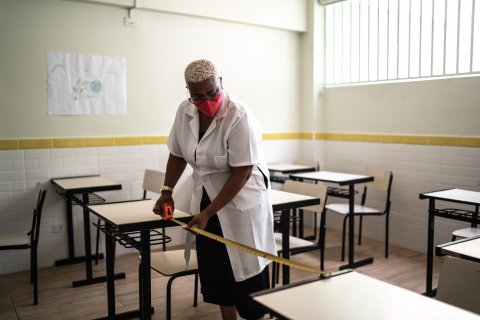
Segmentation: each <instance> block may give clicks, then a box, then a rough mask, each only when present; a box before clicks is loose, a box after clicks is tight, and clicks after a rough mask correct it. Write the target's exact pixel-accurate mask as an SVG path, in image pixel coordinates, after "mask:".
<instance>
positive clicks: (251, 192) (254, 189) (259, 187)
mask: <svg viewBox="0 0 480 320" xmlns="http://www.w3.org/2000/svg"><path fill="white" fill-rule="evenodd" d="M263 184H264V182H263V179H262V177H259V176H251V177H250V178H249V179H248V180H247V182H246V183H245V185H244V186H243V188H242V190H240V192H239V193H238V194H237V195H236V196H235V198H233V204H234V205H235V207H236V208H237V209H239V210H241V211H245V210H248V209H251V208H253V207H256V206H258V205H260V202H261V201H262V200H263V195H264V194H267V193H266V192H265V187H264V186H263Z"/></svg>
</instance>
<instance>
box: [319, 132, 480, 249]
mask: <svg viewBox="0 0 480 320" xmlns="http://www.w3.org/2000/svg"><path fill="white" fill-rule="evenodd" d="M319 143H320V144H322V145H323V148H317V150H318V153H317V158H318V159H321V160H320V162H321V168H322V169H324V170H332V171H342V172H350V173H362V171H363V170H364V168H365V167H366V166H379V167H383V168H388V169H390V170H392V172H393V187H392V197H391V200H392V207H391V216H390V241H391V243H392V244H396V245H399V246H402V247H406V248H409V249H413V250H417V251H421V252H426V248H427V218H428V213H427V209H428V200H420V199H419V193H423V192H428V191H434V190H440V189H446V188H451V187H456V188H463V189H470V190H476V188H477V186H478V184H479V182H480V148H460V147H442V146H425V145H407V144H384V143H363V142H362V143H361V142H339V141H322V142H319ZM369 193H370V192H369ZM367 198H368V197H367ZM374 200H375V199H374ZM331 202H338V199H335V198H330V199H329V203H331ZM382 204H383V203H381V202H379V201H373V203H370V204H369V205H379V206H380V207H381V205H382ZM452 205H453V204H452V203H443V204H442V203H440V206H442V207H452ZM456 206H458V205H456ZM463 208H468V209H473V208H472V207H466V206H465V207H463ZM384 221H385V220H384V218H383V217H369V218H365V219H364V235H365V236H366V237H369V238H374V239H378V240H383V239H384V229H385V228H384ZM327 222H328V226H330V227H333V228H337V229H340V230H341V224H340V222H341V221H340V219H339V217H338V216H336V215H335V214H329V215H328V218H327ZM357 226H358V224H357ZM464 227H468V224H466V223H464V222H458V221H453V220H448V219H441V218H437V219H436V220H435V242H436V243H443V242H448V241H450V239H451V232H452V231H453V230H455V229H458V228H464ZM357 230H358V229H357Z"/></svg>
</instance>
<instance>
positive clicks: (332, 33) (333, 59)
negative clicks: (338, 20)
mask: <svg viewBox="0 0 480 320" xmlns="http://www.w3.org/2000/svg"><path fill="white" fill-rule="evenodd" d="M335 10H337V6H336V5H333V7H332V15H331V19H332V21H331V22H330V27H331V28H332V32H330V35H331V36H332V83H333V84H335V54H336V52H335V48H336V46H335V31H336V30H335Z"/></svg>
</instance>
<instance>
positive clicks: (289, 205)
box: [52, 171, 480, 319]
mask: <svg viewBox="0 0 480 320" xmlns="http://www.w3.org/2000/svg"><path fill="white" fill-rule="evenodd" d="M292 178H295V179H298V180H303V179H308V180H313V181H324V182H333V183H337V184H339V185H340V186H342V185H343V186H348V190H349V205H350V212H353V211H352V209H353V205H354V192H353V191H354V185H355V184H357V183H364V182H368V181H372V180H373V177H369V176H362V175H351V174H343V173H335V172H327V171H319V172H304V173H300V174H293V175H292ZM52 183H53V184H54V185H55V186H56V187H57V188H58V192H59V193H61V194H62V195H63V196H64V198H65V199H66V203H67V221H68V225H67V230H68V239H69V258H68V259H66V261H67V263H73V262H77V261H78V260H80V261H85V265H86V278H85V279H84V280H80V281H74V282H73V286H78V285H85V284H91V283H98V282H101V281H107V295H108V301H109V302H108V314H109V318H117V316H118V315H116V313H115V293H114V290H115V289H114V280H115V279H118V278H122V277H125V275H124V274H118V275H116V274H114V272H113V271H114V246H115V240H114V239H113V238H111V237H106V238H107V241H106V255H107V261H106V262H107V276H106V277H97V278H94V277H93V276H92V259H91V258H92V255H91V249H90V246H91V244H90V218H89V211H92V212H93V213H94V214H95V215H97V216H98V217H99V218H100V219H102V220H104V221H105V223H106V230H107V231H108V232H112V231H114V232H127V231H138V232H139V233H140V241H139V243H138V248H139V251H140V253H141V255H142V257H148V258H147V259H145V258H144V259H142V262H141V285H140V287H141V292H139V299H140V300H139V301H140V306H139V312H140V314H141V315H142V319H149V318H150V317H151V310H152V308H151V301H150V286H151V284H150V280H151V278H150V259H149V257H150V229H154V228H160V227H170V226H173V224H172V222H166V221H164V220H162V219H160V218H159V217H158V216H156V215H154V214H153V213H152V211H151V210H152V208H153V202H151V201H152V200H144V201H126V202H119V203H110V204H100V205H89V193H92V192H98V191H107V190H118V189H121V185H120V184H118V183H115V182H112V181H110V180H108V179H105V178H102V177H99V176H95V177H75V178H70V179H64V178H59V179H52ZM79 194H80V195H81V197H78V196H76V195H79ZM79 199H81V201H80V200H79ZM420 199H429V224H428V239H429V241H428V252H427V273H426V275H427V288H426V289H427V290H426V295H429V296H433V295H434V289H433V288H432V287H431V281H432V266H433V249H434V248H433V232H434V218H435V216H440V217H444V218H449V219H456V220H461V221H467V222H471V223H473V222H478V210H477V212H476V215H475V212H473V213H472V214H471V215H470V216H468V215H467V216H465V215H460V216H458V215H452V214H450V215H446V214H445V212H444V211H442V209H437V208H436V207H435V203H436V202H435V200H443V201H450V202H458V203H463V204H473V205H477V208H478V205H479V204H480V192H474V191H468V190H459V189H448V190H442V191H437V192H430V193H423V194H420ZM271 200H272V205H273V209H274V210H275V211H281V212H282V218H281V221H282V223H281V225H282V230H281V231H282V233H283V237H282V238H283V243H282V247H283V248H289V242H288V241H289V236H288V235H289V224H288V220H289V219H288V218H289V214H290V210H291V209H295V208H300V207H304V206H309V205H314V204H318V203H319V200H318V199H316V198H312V197H307V196H302V195H297V194H289V193H285V192H282V191H278V190H271ZM72 202H77V203H78V204H80V205H81V206H82V209H83V210H82V211H83V218H84V234H85V257H75V254H74V251H73V249H71V248H73V227H72V225H71V224H72V222H71V221H72V219H71V215H72V210H71V205H72ZM142 206H144V207H142ZM110 209H111V210H112V211H111V212H110V211H108V210H110ZM104 210H107V212H103V211H104ZM127 212H129V214H126V213H127ZM132 212H136V214H135V218H134V220H133V221H132V220H130V217H131V216H132V214H131V213H132ZM137 213H141V214H139V215H138V216H137ZM176 215H177V216H178V215H179V216H178V217H179V218H180V220H182V219H183V220H185V221H188V220H189V219H190V216H188V215H185V214H184V213H181V212H176ZM126 217H128V219H127V220H125V218H126ZM349 220H350V222H352V224H351V225H349V259H348V264H347V265H345V266H342V269H344V268H348V269H352V268H356V267H358V266H361V265H364V264H366V263H372V262H373V258H368V259H365V260H362V261H359V262H355V261H354V243H353V230H354V228H353V221H354V219H349ZM283 256H284V257H285V258H287V259H288V258H289V250H283ZM283 275H284V276H283V284H284V285H287V284H289V282H290V278H289V267H288V266H283Z"/></svg>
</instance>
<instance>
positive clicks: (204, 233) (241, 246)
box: [170, 218, 330, 275]
mask: <svg viewBox="0 0 480 320" xmlns="http://www.w3.org/2000/svg"><path fill="white" fill-rule="evenodd" d="M170 220H172V221H173V222H175V223H176V224H178V225H181V226H182V227H185V226H186V225H187V224H186V223H184V222H181V221H178V220H177V219H174V218H171V219H170ZM188 230H191V231H193V232H195V233H198V234H200V235H202V236H205V237H207V238H210V239H212V240H216V241H218V242H221V243H223V244H225V245H227V246H230V247H234V248H237V249H240V250H243V251H245V252H247V253H250V254H253V255H256V256H258V257H262V258H265V259H268V260H270V261H273V262H276V263H278V264H284V265H287V266H289V267H292V268H295V269H299V270H304V271H309V272H313V273H316V274H320V275H330V272H326V271H323V270H320V269H316V268H313V267H310V266H307V265H304V264H301V263H298V262H293V261H291V260H288V259H285V258H282V257H278V256H275V255H273V254H271V253H268V252H264V251H261V250H258V249H255V248H252V247H249V246H246V245H244V244H241V243H238V242H235V241H233V240H229V239H225V238H223V237H220V236H219V235H216V234H214V233H211V232H208V231H205V230H202V229H198V228H195V227H192V228H189V229H188Z"/></svg>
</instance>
